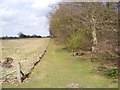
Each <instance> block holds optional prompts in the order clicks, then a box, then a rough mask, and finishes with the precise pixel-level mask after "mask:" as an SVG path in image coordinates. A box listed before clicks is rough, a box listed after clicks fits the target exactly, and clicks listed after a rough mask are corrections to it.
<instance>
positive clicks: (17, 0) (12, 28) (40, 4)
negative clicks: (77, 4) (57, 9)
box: [0, 0, 57, 36]
mask: <svg viewBox="0 0 120 90" xmlns="http://www.w3.org/2000/svg"><path fill="white" fill-rule="evenodd" d="M56 1H57V0H0V31H1V32H0V36H6V35H7V36H17V35H18V33H19V32H23V33H24V34H30V35H32V34H37V35H41V36H47V35H49V24H48V20H47V17H46V16H47V15H48V13H49V11H50V7H49V6H48V5H49V4H54V3H56Z"/></svg>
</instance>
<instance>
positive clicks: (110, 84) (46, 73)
mask: <svg viewBox="0 0 120 90" xmlns="http://www.w3.org/2000/svg"><path fill="white" fill-rule="evenodd" d="M93 66H94V63H91V62H90V60H89V59H86V57H85V56H80V57H74V56H70V55H69V53H68V52H67V51H65V50H63V49H62V48H61V47H60V46H57V45H55V44H54V41H51V43H50V46H49V48H48V50H47V52H46V54H45V56H44V57H43V59H42V60H41V62H40V63H39V64H38V65H37V66H36V67H35V69H34V70H33V72H32V73H31V75H30V77H29V78H28V79H27V80H25V82H23V83H22V84H19V85H15V84H13V85H8V84H7V85H4V86H3V87H6V88H16V87H18V88H77V87H78V88H117V87H118V82H117V79H112V78H110V77H107V76H105V75H103V74H102V73H101V72H97V71H95V70H93V68H94V67H93Z"/></svg>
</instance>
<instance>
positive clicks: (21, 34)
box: [0, 32, 51, 39]
mask: <svg viewBox="0 0 120 90" xmlns="http://www.w3.org/2000/svg"><path fill="white" fill-rule="evenodd" d="M50 37H51V36H44V37H42V36H40V35H36V34H33V35H25V34H23V33H22V32H20V33H19V34H18V37H16V36H3V37H0V39H20V38H50Z"/></svg>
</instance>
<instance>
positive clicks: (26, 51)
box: [0, 38, 49, 72]
mask: <svg viewBox="0 0 120 90" xmlns="http://www.w3.org/2000/svg"><path fill="white" fill-rule="evenodd" d="M48 41H49V39H48V38H44V39H43V38H28V39H10V40H2V45H1V47H2V57H1V58H0V60H4V59H5V58H6V57H11V58H13V62H14V63H13V66H14V67H15V65H16V63H17V62H21V65H22V67H21V68H22V70H23V72H28V71H29V69H31V66H32V65H33V63H34V62H35V60H36V59H37V56H38V53H39V52H40V51H41V50H42V49H43V48H45V47H46V45H47V44H48Z"/></svg>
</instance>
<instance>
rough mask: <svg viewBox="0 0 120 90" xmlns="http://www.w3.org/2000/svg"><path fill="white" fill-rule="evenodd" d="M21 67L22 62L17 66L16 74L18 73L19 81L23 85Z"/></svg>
mask: <svg viewBox="0 0 120 90" xmlns="http://www.w3.org/2000/svg"><path fill="white" fill-rule="evenodd" d="M20 70H21V67H20V62H19V63H18V64H17V68H16V73H17V80H18V82H19V83H21V72H20Z"/></svg>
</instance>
